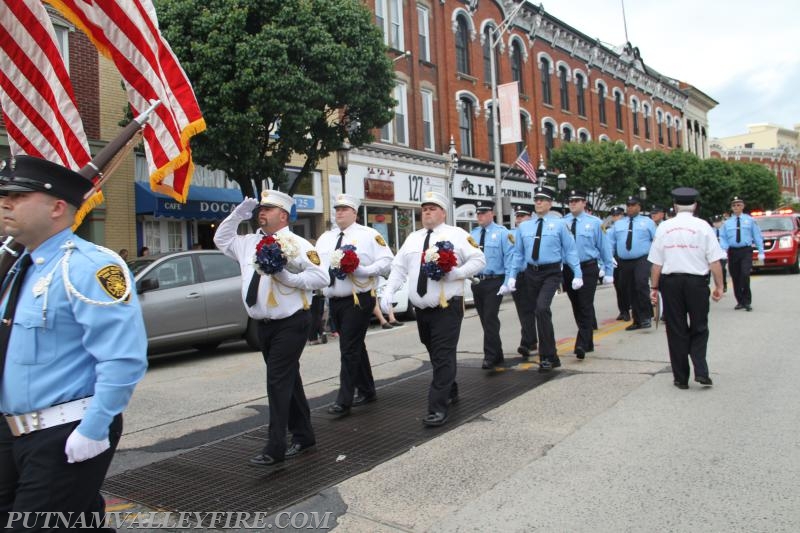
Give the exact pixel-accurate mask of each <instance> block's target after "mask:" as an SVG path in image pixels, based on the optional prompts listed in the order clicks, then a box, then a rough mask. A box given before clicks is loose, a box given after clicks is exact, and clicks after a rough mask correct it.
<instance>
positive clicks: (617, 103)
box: [614, 90, 622, 130]
mask: <svg viewBox="0 0 800 533" xmlns="http://www.w3.org/2000/svg"><path fill="white" fill-rule="evenodd" d="M614 115H615V116H616V118H617V129H618V130H621V129H622V92H621V91H619V90H615V91H614Z"/></svg>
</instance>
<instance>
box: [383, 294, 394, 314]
mask: <svg viewBox="0 0 800 533" xmlns="http://www.w3.org/2000/svg"><path fill="white" fill-rule="evenodd" d="M392 296H394V295H393V294H392V293H391V292H384V293H383V297H382V298H381V313H383V314H384V315H388V314H389V311H391V310H392Z"/></svg>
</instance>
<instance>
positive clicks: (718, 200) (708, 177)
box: [692, 159, 739, 220]
mask: <svg viewBox="0 0 800 533" xmlns="http://www.w3.org/2000/svg"><path fill="white" fill-rule="evenodd" d="M692 187H694V188H695V189H697V191H698V192H699V193H700V198H699V203H700V213H699V215H698V216H700V217H701V218H704V219H706V220H709V219H710V218H711V217H713V216H714V215H721V214H722V213H725V212H726V211H729V210H730V203H731V198H733V196H734V195H736V194H738V190H739V183H738V180H737V178H736V176H735V175H734V171H733V169H732V168H731V163H729V162H728V161H723V160H722V159H704V160H703V161H701V162H700V167H699V169H698V173H697V176H696V178H695V180H694V183H693V185H692Z"/></svg>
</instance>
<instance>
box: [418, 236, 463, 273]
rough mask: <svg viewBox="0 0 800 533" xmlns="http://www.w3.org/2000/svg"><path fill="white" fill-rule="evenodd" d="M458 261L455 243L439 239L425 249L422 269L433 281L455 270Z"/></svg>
mask: <svg viewBox="0 0 800 533" xmlns="http://www.w3.org/2000/svg"><path fill="white" fill-rule="evenodd" d="M457 263H458V259H457V258H456V254H455V252H454V251H453V243H451V242H450V241H439V242H437V243H436V244H434V245H433V246H431V247H430V248H428V249H427V250H426V251H425V256H424V257H423V260H422V271H423V272H425V275H426V276H428V278H429V279H432V280H433V281H439V280H440V279H442V278H443V277H444V275H445V274H447V273H448V272H450V271H451V270H453V268H454V267H455V266H456V264H457Z"/></svg>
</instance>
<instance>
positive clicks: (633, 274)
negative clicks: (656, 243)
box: [607, 196, 656, 331]
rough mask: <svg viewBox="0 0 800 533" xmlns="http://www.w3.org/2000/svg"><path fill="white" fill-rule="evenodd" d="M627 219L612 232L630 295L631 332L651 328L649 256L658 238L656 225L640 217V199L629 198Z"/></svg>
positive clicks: (623, 287)
mask: <svg viewBox="0 0 800 533" xmlns="http://www.w3.org/2000/svg"><path fill="white" fill-rule="evenodd" d="M626 205H627V216H626V217H624V218H622V219H620V220H618V221H617V222H615V223H614V225H613V226H612V227H611V229H610V230H609V231H608V233H607V235H608V239H609V243H610V245H611V251H612V252H613V253H614V255H616V257H617V258H618V259H617V262H618V268H619V277H620V281H621V282H622V290H623V291H625V292H626V294H628V298H629V299H630V305H631V310H632V311H633V324H631V325H630V326H628V327H627V328H625V329H627V330H628V331H633V330H635V329H642V328H649V327H650V326H651V323H650V318H651V317H652V316H653V310H652V308H651V306H650V282H649V279H650V263H648V262H647V254H648V253H649V252H650V246H651V244H652V243H653V239H654V238H655V235H656V224H655V222H653V221H652V220H651V219H650V218H649V217H646V216H643V215H641V214H640V212H641V210H642V205H641V201H640V200H639V197H638V196H629V197H628V200H627V202H626Z"/></svg>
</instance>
